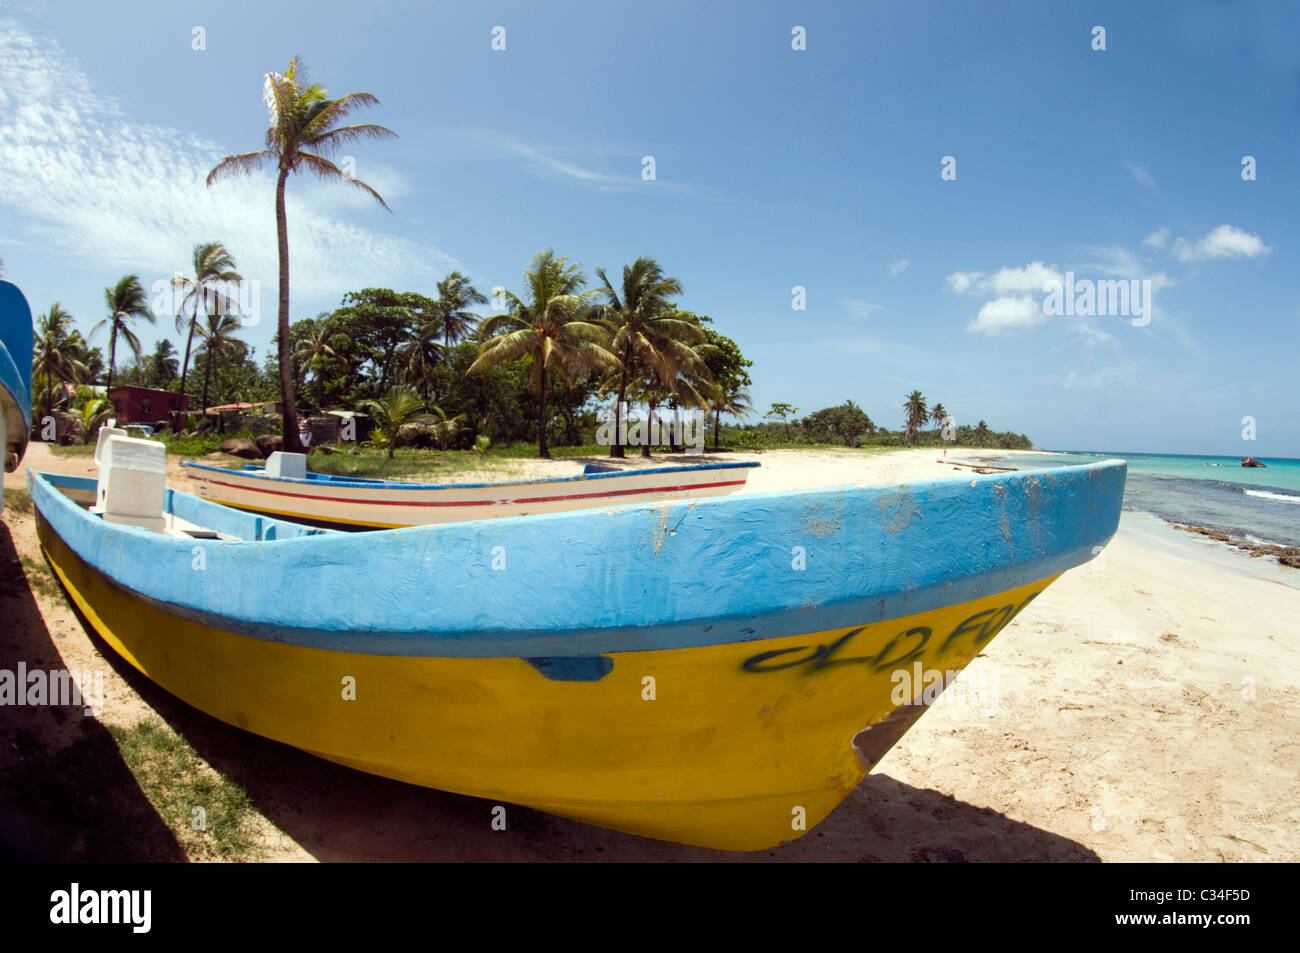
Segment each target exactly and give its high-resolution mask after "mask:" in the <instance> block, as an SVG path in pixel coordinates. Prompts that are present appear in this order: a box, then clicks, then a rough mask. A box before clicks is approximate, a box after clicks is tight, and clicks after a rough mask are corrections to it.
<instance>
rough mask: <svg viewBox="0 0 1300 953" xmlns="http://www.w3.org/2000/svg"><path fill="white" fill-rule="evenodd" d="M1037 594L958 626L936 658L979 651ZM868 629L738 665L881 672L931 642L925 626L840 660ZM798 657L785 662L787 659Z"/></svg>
mask: <svg viewBox="0 0 1300 953" xmlns="http://www.w3.org/2000/svg"><path fill="white" fill-rule="evenodd" d="M1037 595H1038V593H1036V592H1035V593H1031V594H1030V595H1029V597H1028V598H1026V599H1025V601H1024V602H1022V603H1020V605H1018V606H1017V605H1005V606H1002V607H1001V608H997V609H985V610H984V611H983V612H977V613H975V614H974V615H973V616H971V617H970V618H968V619H966V620H964V621H963V622H961V623H960V624H959V625H958V626H957V627H956V628H955V629H953V630H952V631H951V632H949V633H948V635H947V636H946V637H945V638H944V639H943V641H942V642H940V643H938V644H937V652H936V655H937V656H942V655H944V654H946V653H947V652H948V651H949V650H950V649H951V648H953V646H954V645H958V644H960V643H961V642H965V641H969V643H970V645H972V646H974V647H976V648H978V647H979V646H981V645H983V644H984V643H985V642H987V641H988V640H989V639H991V638H993V636H995V635H997V634H998V633H999V632H1001V631H1002V630H1003V629H1004V628H1005V627H1006V625H1007V623H1008V622H1010V621H1011V620H1012V619H1014V618H1015V617H1016V616H1017V615H1018V614H1019V613H1020V610H1021V609H1023V608H1024V607H1025V606H1027V605H1029V603H1030V602H1031V601H1033V599H1034V597H1035V596H1037ZM866 628H867V626H865V625H863V626H858V628H856V629H850V630H849V631H847V632H845V633H844V634H843V635H842V636H840V637H839V638H838V639H836V640H835V641H834V642H831V643H830V644H828V645H817V646H807V645H799V646H796V647H794V648H792V649H775V650H774V651H771V652H760V653H759V654H758V655H754V656H751V657H750V658H747V659H745V661H744V663H743V664H742V665H741V668H743V669H744V670H745V671H746V672H779V671H781V670H782V669H787V668H796V667H797V666H800V665H805V666H807V668H806V669H805V671H806V672H807V673H809V674H811V673H812V672H816V671H820V670H821V669H824V668H828V667H830V666H832V665H868V666H870V667H871V668H872V669H873V670H874V671H877V672H884V671H887V670H889V669H894V668H898V667H900V666H903V665H907V664H908V663H909V662H911V661H913V660H914V659H918V658H920V657H921V655H922V653H924V652H925V648H926V646H927V645H929V644H930V641H931V639H933V638H934V630H933V629H931V628H930V627H929V626H928V625H918V626H913V627H912V628H910V629H908V630H906V631H905V632H900V633H898V635H896V636H894V637H893V638H892V639H890V640H889V641H888V642H886V643H885V645H884V647H883V648H881V650H880V651H879V652H877V653H876V654H875V655H855V656H851V657H848V658H842V657H840V656H841V653H842V651H843V650H844V649H845V647H846V646H848V645H849V643H851V642H852V641H853V640H854V639H855V638H856V637H857V636H858V635H860V634H861V633H862V632H863V630H865V629H866ZM792 655H793V656H797V657H795V658H788V657H787V656H792Z"/></svg>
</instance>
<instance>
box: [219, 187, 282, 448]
mask: <svg viewBox="0 0 1300 953" xmlns="http://www.w3.org/2000/svg"><path fill="white" fill-rule="evenodd" d="M288 180H289V169H288V167H287V166H285V167H282V168H281V169H280V177H279V178H278V179H277V180H276V182H275V227H276V231H277V233H278V234H277V236H276V237H277V238H278V240H279V241H278V244H279V251H280V316H279V323H278V327H279V333H278V335H277V336H278V339H279V340H278V341H277V351H278V355H279V359H280V401H281V421H280V423H281V426H280V435H281V437H282V439H283V441H284V449H285V451H286V452H288V453H302V449H303V448H302V444H301V443H300V442H299V441H298V411H297V408H295V407H294V403H293V357H292V355H291V354H290V352H289V220H288V216H287V215H286V214H285V210H284V186H285V183H286V182H287V181H288ZM205 403H206V401H205Z"/></svg>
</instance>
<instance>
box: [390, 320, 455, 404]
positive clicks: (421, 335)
mask: <svg viewBox="0 0 1300 953" xmlns="http://www.w3.org/2000/svg"><path fill="white" fill-rule="evenodd" d="M441 333H442V324H441V322H439V321H428V322H426V323H424V324H421V325H419V326H418V327H417V328H416V329H415V336H414V337H413V338H411V340H410V341H408V342H407V343H406V344H404V345H402V347H401V349H400V350H399V352H398V357H399V359H400V360H401V373H402V377H403V378H404V379H405V380H406V382H407V383H409V384H412V385H414V386H415V387H417V388H418V389H419V390H421V391H422V392H423V393H424V394H425V396H428V381H429V375H430V373H431V372H432V371H433V369H434V368H435V367H437V366H438V363H439V362H440V361H441V360H442V357H443V354H444V351H443V347H442V345H441V344H439V343H438V335H439V334H441Z"/></svg>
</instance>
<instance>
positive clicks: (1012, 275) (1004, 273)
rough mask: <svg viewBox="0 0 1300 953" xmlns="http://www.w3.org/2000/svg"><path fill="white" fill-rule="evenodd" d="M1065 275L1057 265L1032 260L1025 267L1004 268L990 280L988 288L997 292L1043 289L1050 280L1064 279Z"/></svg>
mask: <svg viewBox="0 0 1300 953" xmlns="http://www.w3.org/2000/svg"><path fill="white" fill-rule="evenodd" d="M1063 279H1064V276H1063V275H1062V274H1061V273H1060V272H1059V271H1057V270H1056V266H1055V265H1053V266H1051V267H1049V266H1047V265H1044V264H1043V263H1042V262H1041V261H1035V262H1030V263H1029V264H1028V265H1026V266H1025V267H1024V268H1003V269H1002V270H1001V271H999V272H998V273H997V274H995V275H994V276H993V277H992V278H990V279H989V280H988V283H987V284H988V288H987V290H989V291H992V292H994V293H995V294H999V295H1005V294H1016V293H1021V292H1026V291H1038V292H1041V291H1042V290H1043V285H1044V284H1046V283H1047V282H1049V281H1062V280H1063Z"/></svg>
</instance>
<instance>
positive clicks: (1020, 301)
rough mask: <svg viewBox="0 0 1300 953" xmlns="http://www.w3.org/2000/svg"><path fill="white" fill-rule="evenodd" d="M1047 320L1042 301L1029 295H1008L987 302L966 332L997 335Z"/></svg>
mask: <svg viewBox="0 0 1300 953" xmlns="http://www.w3.org/2000/svg"><path fill="white" fill-rule="evenodd" d="M1046 320H1047V316H1046V315H1045V314H1044V313H1043V303H1042V299H1040V298H1033V297H1030V296H1029V295H1017V296H1009V295H1008V296H1004V297H1001V298H996V299H994V300H993V301H989V302H986V303H985V304H984V307H982V308H980V310H979V314H978V315H976V316H975V320H973V321H971V323H970V324H968V325H966V330H967V331H977V332H979V333H981V334H993V335H996V334H1001V333H1002V332H1004V331H1014V330H1019V329H1022V328H1031V327H1034V326H1035V325H1038V324H1042V323H1043V322H1044V321H1046Z"/></svg>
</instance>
